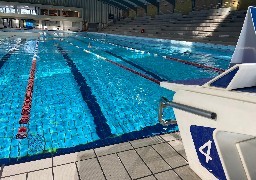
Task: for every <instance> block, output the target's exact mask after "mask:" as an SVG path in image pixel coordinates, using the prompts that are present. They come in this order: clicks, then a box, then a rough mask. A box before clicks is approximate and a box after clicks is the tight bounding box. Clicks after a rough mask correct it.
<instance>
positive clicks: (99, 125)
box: [57, 46, 112, 139]
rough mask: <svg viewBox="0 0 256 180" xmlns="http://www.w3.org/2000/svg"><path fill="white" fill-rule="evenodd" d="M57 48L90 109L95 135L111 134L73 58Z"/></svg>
mask: <svg viewBox="0 0 256 180" xmlns="http://www.w3.org/2000/svg"><path fill="white" fill-rule="evenodd" d="M57 48H58V51H59V52H60V53H61V54H62V56H63V57H64V59H65V60H66V62H67V65H68V66H69V67H70V69H71V72H72V74H73V76H74V78H75V81H76V82H77V84H78V86H79V89H80V92H81V95H82V97H83V100H84V101H85V102H86V104H87V106H88V108H89V109H90V111H91V114H92V116H93V118H94V123H95V126H96V132H97V135H98V136H99V138H101V139H105V138H107V137H110V136H112V133H111V130H110V127H109V125H108V124H107V119H106V118H105V116H104V114H103V113H102V111H101V108H100V105H99V104H98V103H97V99H96V97H95V96H94V95H93V94H92V90H91V87H90V86H89V85H88V84H87V82H86V79H85V78H84V77H83V75H82V74H81V73H80V71H79V70H78V68H77V67H76V65H75V63H74V62H73V60H72V59H71V58H70V57H69V55H68V53H67V52H66V51H64V50H63V48H62V47H60V46H58V47H57Z"/></svg>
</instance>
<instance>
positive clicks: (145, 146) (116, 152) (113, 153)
mask: <svg viewBox="0 0 256 180" xmlns="http://www.w3.org/2000/svg"><path fill="white" fill-rule="evenodd" d="M135 141H136V140H135ZM126 143H129V141H127V142H126ZM165 143H167V142H159V143H154V144H151V145H157V144H165ZM114 145H118V144H114ZM148 146H150V145H145V146H141V147H136V148H134V147H133V148H132V149H126V150H122V151H117V152H113V153H109V154H103V155H100V156H98V157H104V156H110V155H113V154H116V153H122V152H127V151H131V150H134V149H141V148H144V147H148ZM88 159H92V158H88ZM85 160H87V159H85Z"/></svg>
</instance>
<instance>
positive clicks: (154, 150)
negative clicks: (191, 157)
mask: <svg viewBox="0 0 256 180" xmlns="http://www.w3.org/2000/svg"><path fill="white" fill-rule="evenodd" d="M150 147H151V148H152V149H154V151H155V152H156V153H157V154H158V155H159V156H160V157H161V158H162V159H163V160H164V162H166V163H167V164H168V166H169V167H171V169H170V170H172V171H173V172H174V173H175V174H176V175H177V176H178V177H179V178H180V179H182V178H181V177H180V175H179V174H178V173H177V172H176V171H175V170H174V168H173V167H172V166H171V165H170V164H169V163H168V162H167V161H166V160H165V159H164V158H163V156H162V155H161V154H160V153H158V151H157V150H156V149H155V148H154V147H152V146H150ZM170 170H169V171H170ZM155 174H158V173H155Z"/></svg>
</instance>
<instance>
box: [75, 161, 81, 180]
mask: <svg viewBox="0 0 256 180" xmlns="http://www.w3.org/2000/svg"><path fill="white" fill-rule="evenodd" d="M75 165H76V171H77V175H78V178H79V180H81V177H80V173H79V170H78V167H77V162H75Z"/></svg>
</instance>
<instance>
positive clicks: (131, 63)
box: [73, 37, 168, 82]
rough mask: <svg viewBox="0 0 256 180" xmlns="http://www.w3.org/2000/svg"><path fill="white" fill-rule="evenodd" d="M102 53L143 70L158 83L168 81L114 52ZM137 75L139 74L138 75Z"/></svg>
mask: <svg viewBox="0 0 256 180" xmlns="http://www.w3.org/2000/svg"><path fill="white" fill-rule="evenodd" d="M73 38H74V39H76V40H78V41H80V42H82V43H86V42H85V41H83V40H80V39H78V38H75V37H73ZM102 51H103V52H105V53H108V54H110V55H112V56H114V57H116V58H118V59H120V60H122V61H124V62H126V63H127V64H130V65H131V66H133V67H135V68H137V69H139V70H141V71H143V72H144V73H146V74H148V75H150V76H151V77H153V78H154V79H155V80H157V81H159V82H161V81H168V80H167V79H164V78H161V77H160V76H158V75H157V74H155V73H152V72H150V71H148V70H146V69H144V68H143V67H141V66H139V65H137V64H135V63H133V62H131V61H128V60H126V59H124V58H123V57H122V56H119V55H117V54H115V53H112V52H110V51H104V50H102ZM128 69H130V68H128ZM136 74H137V73H136ZM140 74H141V73H140Z"/></svg>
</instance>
